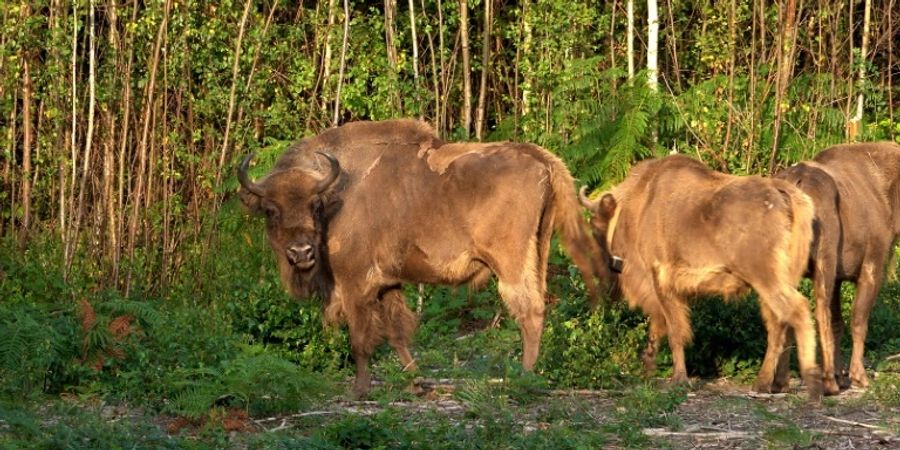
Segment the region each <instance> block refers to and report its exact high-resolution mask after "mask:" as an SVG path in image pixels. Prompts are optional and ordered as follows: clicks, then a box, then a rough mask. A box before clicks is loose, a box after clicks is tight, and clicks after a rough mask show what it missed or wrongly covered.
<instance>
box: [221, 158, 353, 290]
mask: <svg viewBox="0 0 900 450" xmlns="http://www.w3.org/2000/svg"><path fill="white" fill-rule="evenodd" d="M316 153H318V154H319V155H321V156H323V157H325V158H326V159H327V160H328V162H329V170H328V171H327V172H326V173H325V174H319V173H316V172H313V171H310V170H307V169H302V168H289V169H276V170H275V171H273V172H272V173H270V174H269V175H268V176H266V177H265V178H264V179H263V180H262V181H260V182H253V181H252V180H250V178H249V177H248V176H247V167H248V166H249V164H250V160H251V159H252V158H253V155H252V154H251V155H248V156H247V157H246V158H244V160H243V162H241V165H240V167H239V168H238V180H239V181H240V183H241V187H242V190H241V194H240V195H241V200H242V201H243V202H244V204H245V205H246V206H247V207H248V208H249V209H250V210H251V211H253V212H255V213H259V214H265V216H266V234H267V236H268V238H269V244H271V245H272V249H273V250H274V251H275V256H276V258H277V260H278V268H279V271H280V272H281V279H282V282H283V283H284V285H285V287H286V288H287V290H288V291H289V292H290V293H291V294H292V295H293V296H295V297H297V298H306V297H309V296H310V295H311V294H312V293H313V290H315V289H317V286H313V285H312V284H313V283H312V280H313V279H314V275H315V274H316V273H317V272H318V271H319V270H320V269H321V268H322V266H323V265H324V264H326V261H324V259H326V258H327V251H326V250H325V246H324V242H325V239H326V236H325V233H326V230H325V227H326V221H325V218H326V216H327V215H328V209H329V207H330V206H331V204H332V203H333V202H334V200H333V198H334V195H332V194H333V192H332V191H333V190H334V186H335V184H336V183H335V182H336V181H337V180H338V178H339V175H340V173H341V166H340V164H339V163H338V161H337V159H335V157H334V156H332V155H330V154H328V153H323V152H316Z"/></svg>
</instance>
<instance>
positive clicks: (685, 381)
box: [669, 373, 691, 387]
mask: <svg viewBox="0 0 900 450" xmlns="http://www.w3.org/2000/svg"><path fill="white" fill-rule="evenodd" d="M669 384H671V385H672V386H686V387H690V385H691V380H690V378H688V376H687V374H683V373H676V374H674V375H672V378H669Z"/></svg>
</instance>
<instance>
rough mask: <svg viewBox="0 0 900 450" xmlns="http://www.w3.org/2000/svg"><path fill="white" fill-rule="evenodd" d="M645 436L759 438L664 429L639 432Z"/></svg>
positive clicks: (738, 433)
mask: <svg viewBox="0 0 900 450" xmlns="http://www.w3.org/2000/svg"><path fill="white" fill-rule="evenodd" d="M641 432H642V433H644V434H645V435H647V436H651V437H676V436H677V437H690V438H694V439H747V438H753V437H757V436H759V433H755V432H752V431H711V432H710V431H703V432H690V431H668V430H666V429H665V428H644V429H643V430H641Z"/></svg>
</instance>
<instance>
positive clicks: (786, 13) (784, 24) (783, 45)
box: [0, 0, 900, 421]
mask: <svg viewBox="0 0 900 450" xmlns="http://www.w3.org/2000/svg"><path fill="white" fill-rule="evenodd" d="M0 20H2V30H3V32H2V33H0V125H2V126H0V174H2V176H0V296H2V298H0V323H2V326H0V375H5V376H9V377H11V378H7V379H8V380H13V381H10V382H8V383H4V384H3V386H0V392H2V393H4V395H7V394H8V395H12V396H13V397H15V398H20V397H27V396H31V395H35V393H59V392H72V391H75V392H78V393H80V395H98V396H110V395H112V396H113V397H116V398H125V399H128V400H132V401H146V402H149V404H152V405H154V407H155V408H158V409H164V410H168V411H171V412H175V413H178V414H184V415H188V416H199V415H203V414H206V412H207V411H208V409H209V408H210V407H212V406H213V405H214V404H215V402H216V401H217V399H218V400H220V397H221V396H222V395H223V394H222V392H223V391H226V392H232V393H233V392H239V395H234V396H233V397H232V398H233V399H235V398H236V399H239V400H235V401H236V402H238V403H241V404H242V405H243V406H244V407H246V408H247V409H248V410H250V411H251V412H253V411H255V410H253V408H256V407H260V408H263V407H262V406H259V405H260V404H259V403H254V402H257V401H258V400H259V399H260V398H262V397H264V396H265V395H269V394H263V393H260V391H259V389H264V388H265V387H266V386H269V385H270V384H271V383H270V382H269V381H267V380H269V379H268V378H266V376H272V375H271V374H273V373H274V374H276V375H275V376H276V379H281V380H285V379H290V380H295V381H296V383H294V384H291V383H287V385H286V386H281V387H280V389H283V390H286V391H279V393H278V395H280V396H281V397H278V398H290V399H293V400H295V401H296V400H297V399H298V398H299V397H302V396H301V395H300V394H298V392H300V393H302V392H313V391H315V389H313V388H311V387H310V385H308V384H303V383H309V382H310V380H309V379H308V378H296V377H294V375H290V376H288V375H285V374H287V373H288V372H290V371H291V370H294V369H292V368H296V367H295V366H294V365H295V364H296V365H297V367H303V368H306V369H315V370H318V371H323V370H324V371H328V370H334V371H336V372H335V373H338V374H345V373H346V372H341V371H342V370H346V367H347V365H348V360H349V356H348V353H347V343H346V336H345V335H343V334H341V333H340V332H337V333H335V332H332V331H329V330H324V329H323V327H322V325H321V320H320V315H319V312H318V309H317V308H316V307H315V305H311V306H312V307H303V306H302V305H299V304H298V303H297V302H296V301H294V300H291V299H289V298H287V296H286V294H284V293H283V291H282V289H281V287H280V286H279V282H278V278H277V273H276V270H275V267H274V261H273V260H272V256H271V251H270V249H269V248H268V246H267V244H266V243H265V241H264V234H263V229H262V225H261V223H260V221H259V220H254V219H251V218H249V217H248V216H247V215H246V212H245V211H244V210H243V209H242V208H241V207H240V205H239V202H238V201H236V199H235V196H234V195H233V194H234V193H235V191H236V189H237V181H236V178H235V175H234V168H235V166H236V163H237V161H239V160H240V158H241V157H242V156H243V155H246V154H248V153H249V152H257V153H258V154H259V155H260V157H259V159H258V160H259V161H260V164H259V166H257V167H255V168H254V171H255V172H254V175H256V176H258V175H260V174H262V173H264V172H265V170H266V168H267V167H268V166H269V165H271V164H272V162H273V161H274V159H275V158H277V156H278V155H279V154H280V153H281V152H282V151H283V150H284V148H285V147H286V146H287V145H288V144H289V143H290V142H292V141H295V140H297V139H300V138H302V137H304V136H308V135H311V134H315V133H317V132H319V131H321V130H323V129H326V128H328V127H331V126H335V125H340V124H343V123H346V122H350V121H354V120H379V119H387V118H396V117H418V118H422V119H424V120H426V121H428V122H430V123H431V124H433V125H434V127H435V128H436V129H437V131H438V133H439V134H440V135H441V136H442V137H444V138H446V139H449V140H486V141H490V140H517V141H528V142H534V143H538V144H541V145H543V146H545V147H547V148H549V149H550V150H552V151H553V152H555V153H557V154H559V155H560V156H561V157H562V158H563V159H564V160H565V161H566V163H567V164H568V166H569V167H570V169H571V170H572V172H573V173H574V175H575V176H576V177H577V178H578V179H579V181H580V183H582V184H588V185H589V186H590V187H592V188H596V189H602V188H604V187H608V186H610V185H611V184H613V183H615V182H617V181H619V180H621V179H622V177H624V175H625V174H626V172H627V168H628V167H629V166H630V165H631V164H632V163H633V162H634V161H637V160H639V159H641V158H646V157H651V156H655V155H662V154H666V153H668V152H672V151H677V152H681V153H686V154H690V155H694V156H696V157H699V158H701V159H702V160H703V161H705V162H706V163H707V164H709V165H710V166H711V167H714V168H716V169H719V170H723V171H727V172H731V173H736V174H770V173H772V172H773V171H775V170H777V169H778V168H780V167H784V166H786V165H789V164H791V163H793V162H795V161H798V160H801V159H805V158H809V157H811V156H812V155H814V154H815V153H817V152H818V151H820V150H821V149H823V148H824V147H826V146H828V145H831V144H835V143H840V142H848V141H868V140H882V139H884V140H895V141H900V117H897V116H895V114H894V110H895V107H897V106H898V105H900V87H898V83H897V82H896V79H897V77H898V75H900V30H898V28H897V26H896V25H895V24H896V23H897V22H898V21H900V5H898V2H897V1H895V0H850V1H830V0H805V1H804V0H799V1H798V0H781V1H766V0H750V1H745V0H667V1H662V2H657V1H656V0H649V1H647V2H634V1H633V0H607V1H604V2H597V1H583V0H531V1H518V2H515V1H506V0H473V1H466V0H458V1H453V0H409V1H408V2H402V1H401V2H398V1H397V0H384V1H383V2H382V1H379V2H372V1H350V0H323V1H303V0H300V1H297V0H287V1H285V0H263V1H254V0H246V1H243V2H235V1H231V0H224V1H217V2H207V1H198V0H145V1H137V0H135V1H118V0H105V1H104V0H90V1H87V0H80V1H74V2H62V1H59V0H33V1H4V2H2V3H0ZM553 264H554V266H555V267H556V268H555V269H554V270H552V271H551V272H552V273H553V276H552V280H551V286H552V291H553V293H554V296H557V297H559V298H560V302H559V305H558V306H557V308H556V309H555V310H554V312H553V316H552V317H551V318H550V319H548V326H547V332H546V334H545V339H544V343H545V344H544V345H545V349H547V351H545V353H544V355H545V356H542V359H541V362H540V363H539V364H540V366H541V369H540V371H539V372H540V373H543V374H544V375H545V376H546V377H547V378H548V379H549V380H550V381H551V382H553V383H558V384H559V385H568V386H609V385H618V384H617V383H621V382H622V378H621V377H623V376H629V374H636V373H638V367H639V362H638V360H637V348H638V347H639V346H640V345H641V342H643V340H644V339H645V328H644V327H645V324H644V323H643V318H642V316H641V315H639V314H635V313H631V312H628V311H626V310H625V309H624V307H623V306H622V305H618V306H613V307H608V306H607V307H601V308H599V309H594V310H590V309H589V308H588V306H587V303H586V302H585V300H584V298H583V297H584V292H583V286H582V285H581V281H580V279H579V278H578V276H577V275H575V272H574V271H573V270H572V268H571V267H569V265H568V264H567V261H566V260H565V258H564V257H563V256H562V255H556V256H555V258H554V260H553ZM886 290H887V291H888V292H889V293H890V295H888V296H887V298H888V299H889V300H882V304H884V303H885V302H888V303H889V304H890V305H893V306H889V305H884V306H881V307H876V310H875V313H874V314H873V319H872V326H871V330H872V331H870V341H871V342H870V346H871V347H873V348H874V349H875V354H881V355H884V354H890V353H891V352H893V353H896V352H897V351H900V350H898V349H900V336H898V334H897V333H896V332H895V331H894V328H895V327H896V324H897V323H898V320H900V315H898V314H900V313H898V312H897V311H900V309H898V308H897V307H896V301H897V297H898V295H896V294H897V292H898V291H897V288H896V287H895V286H894V285H891V286H889V287H888V288H886ZM851 294H852V291H848V292H845V301H848V300H849V298H850V295H851ZM409 297H410V299H411V301H412V302H414V303H416V300H417V299H419V298H424V299H425V300H426V301H425V302H424V304H416V305H415V306H416V308H417V311H418V312H419V313H420V314H421V317H422V325H421V329H420V332H419V334H418V336H419V337H417V339H418V341H417V344H416V347H417V349H421V351H424V349H427V348H432V349H442V350H443V354H441V356H438V355H439V354H440V353H441V352H439V351H435V353H425V354H420V358H421V360H422V361H425V362H424V363H421V364H420V365H424V366H426V367H427V366H428V361H429V358H432V359H431V360H432V361H433V362H434V365H435V366H436V367H444V368H447V367H456V365H455V364H456V361H457V360H458V359H459V358H462V359H465V357H464V355H461V354H459V353H457V352H458V351H460V352H461V351H462V350H454V351H453V352H449V351H448V350H447V349H451V348H455V347H457V344H455V343H454V340H453V339H455V338H456V336H458V335H466V333H468V332H470V331H472V330H482V329H483V330H495V331H496V328H497V326H498V323H499V324H500V329H501V331H496V333H500V334H499V335H496V334H490V333H494V332H495V331H485V333H488V337H485V338H484V341H479V342H480V344H478V345H473V346H472V348H473V349H477V351H476V352H475V353H478V352H481V353H485V352H487V354H495V353H496V354H499V355H502V358H505V359H503V360H504V361H507V360H508V361H514V360H516V354H517V352H518V341H517V336H516V334H515V331H514V330H515V328H514V326H511V325H508V324H507V326H505V328H504V326H503V323H505V322H504V320H505V319H504V314H505V313H504V312H503V309H502V307H501V306H500V305H499V303H498V302H497V301H496V295H495V294H494V293H493V292H492V291H491V290H488V291H487V292H486V293H478V294H475V293H467V292H457V291H452V290H447V289H433V288H427V289H425V290H416V289H415V288H411V289H410V292H409ZM883 297H884V296H883ZM890 302H894V303H890ZM714 304H715V305H717V306H715V307H710V308H705V309H704V308H703V307H700V308H698V309H697V311H696V313H695V316H694V320H695V322H696V321H705V322H706V324H705V325H704V326H702V327H698V329H697V344H696V345H695V347H694V349H693V350H689V353H691V358H693V362H692V361H689V364H692V365H691V367H692V370H695V371H696V372H697V373H700V374H713V373H719V374H726V375H729V374H732V375H733V374H738V373H743V372H742V371H744V372H747V373H749V372H750V371H752V370H753V369H754V368H755V364H758V359H759V357H760V356H761V353H762V348H763V342H764V332H763V331H762V327H761V325H760V323H759V319H758V313H757V311H756V309H755V306H754V305H753V303H752V301H751V302H750V303H749V304H748V305H749V306H739V305H724V306H723V305H722V304H721V303H719V302H714ZM845 307H846V305H845ZM186 330H188V332H186ZM498 336H499V337H498ZM598 342H601V343H603V344H598ZM485 349H494V350H495V352H494V353H492V351H491V350H485ZM429 355H430V356H429ZM483 364H486V365H489V364H488V363H483ZM391 367H392V366H391ZM663 367H664V369H663V371H664V370H665V367H666V365H665V364H663ZM261 368H262V369H261ZM385 370H388V372H387V374H388V375H393V376H399V375H397V373H395V372H396V370H397V369H396V368H394V369H385ZM391 370H393V371H394V372H391ZM260 371H262V372H260ZM266 371H268V372H266ZM262 373H265V374H268V375H265V376H263V375H261V374H262ZM290 373H294V372H290ZM376 373H378V372H376ZM380 374H381V376H385V373H384V372H381V373H380ZM291 377H294V378H291ZM338 378H339V377H334V379H338ZM240 380H252V381H246V382H243V383H244V384H241V383H242V381H240ZM242 389H243V390H242ZM292 389H293V390H292ZM273 395H274V394H273ZM894 395H896V394H894ZM104 398H106V397H104ZM267 398H272V397H271V395H270V397H267ZM161 399H167V400H165V401H163V400H161ZM179 399H181V400H179ZM170 400H171V401H170ZM895 400H896V399H895ZM295 404H299V403H292V405H295ZM251 405H256V406H253V408H251ZM273 407H274V408H278V407H280V406H278V405H275V406H273V405H272V404H267V406H265V408H273ZM263 410H265V409H263ZM2 420H3V419H2V418H0V421H2ZM8 420H9V419H7V421H8Z"/></svg>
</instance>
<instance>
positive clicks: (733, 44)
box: [721, 0, 754, 169]
mask: <svg viewBox="0 0 900 450" xmlns="http://www.w3.org/2000/svg"><path fill="white" fill-rule="evenodd" d="M729 6H730V8H729V11H728V35H729V38H730V41H729V47H730V49H729V50H730V53H731V56H730V57H729V59H728V123H727V124H726V125H725V143H724V145H722V151H723V152H725V153H726V154H727V153H728V152H729V151H730V147H731V130H732V129H733V128H734V111H735V106H734V72H735V64H736V60H737V56H736V53H737V19H736V18H735V14H736V10H737V3H736V0H731V2H730V5H729ZM750 70H754V69H753V67H752V66H751V69H750ZM723 156H724V155H723ZM721 169H726V168H725V167H722V168H721Z"/></svg>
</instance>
